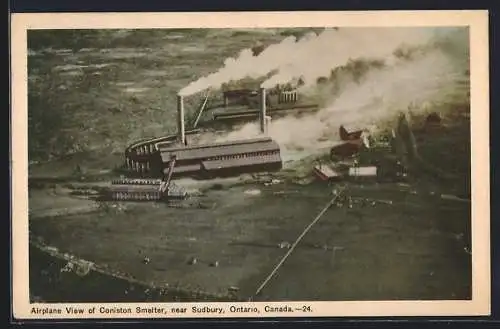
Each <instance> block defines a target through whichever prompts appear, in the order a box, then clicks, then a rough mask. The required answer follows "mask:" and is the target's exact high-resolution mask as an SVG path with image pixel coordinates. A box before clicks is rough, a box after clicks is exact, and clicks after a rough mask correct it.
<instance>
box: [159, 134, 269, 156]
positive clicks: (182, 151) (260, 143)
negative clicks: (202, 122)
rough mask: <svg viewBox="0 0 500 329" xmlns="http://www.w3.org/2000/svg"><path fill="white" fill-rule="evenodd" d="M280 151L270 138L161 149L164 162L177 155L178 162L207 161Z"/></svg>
mask: <svg viewBox="0 0 500 329" xmlns="http://www.w3.org/2000/svg"><path fill="white" fill-rule="evenodd" d="M269 151H274V152H276V151H279V145H278V144H277V143H276V142H274V141H273V140H272V139H270V138H266V139H252V140H247V141H236V142H231V143H220V144H205V145H199V146H194V147H184V148H171V149H160V153H161V158H162V161H163V162H168V161H170V159H171V157H172V156H173V155H175V157H176V159H177V160H194V159H205V158H210V157H219V156H231V155H235V154H245V153H254V152H269Z"/></svg>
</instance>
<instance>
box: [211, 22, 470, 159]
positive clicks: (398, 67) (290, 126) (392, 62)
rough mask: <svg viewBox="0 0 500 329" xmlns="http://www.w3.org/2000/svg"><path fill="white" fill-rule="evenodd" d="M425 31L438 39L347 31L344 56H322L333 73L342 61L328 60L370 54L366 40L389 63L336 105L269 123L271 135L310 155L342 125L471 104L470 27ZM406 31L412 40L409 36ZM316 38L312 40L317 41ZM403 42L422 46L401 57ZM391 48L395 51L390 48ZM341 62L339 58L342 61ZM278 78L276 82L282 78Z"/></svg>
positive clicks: (235, 135) (252, 127) (243, 132)
mask: <svg viewBox="0 0 500 329" xmlns="http://www.w3.org/2000/svg"><path fill="white" fill-rule="evenodd" d="M424 31H425V33H423V34H427V35H428V36H437V37H428V38H427V40H426V42H424V43H422V41H423V40H424V39H425V38H422V33H417V34H418V36H416V37H415V36H414V37H413V38H410V36H411V35H412V34H408V33H409V30H407V29H402V31H390V32H388V34H384V35H385V36H387V35H391V36H392V37H393V38H384V37H383V36H382V35H379V37H378V38H376V39H375V40H372V39H371V38H372V37H374V34H373V33H372V32H371V31H370V30H366V31H361V29H359V30H358V32H356V33H354V32H352V31H351V32H349V33H352V34H351V35H350V36H351V37H347V34H349V33H347V34H346V35H345V37H344V38H343V39H342V41H341V39H338V38H337V39H336V40H337V42H338V43H337V44H336V45H335V48H336V49H339V52H340V53H341V54H340V55H339V54H336V52H335V51H334V50H327V49H326V48H325V49H323V51H324V53H323V54H322V55H321V56H323V57H324V58H325V59H324V62H323V63H327V64H328V65H326V66H325V68H326V71H327V72H329V69H330V67H331V65H332V64H334V63H335V62H336V60H330V59H328V60H327V58H337V59H340V58H342V59H348V58H349V57H352V56H349V54H348V53H349V52H350V53H351V54H355V55H356V56H360V57H362V58H365V57H366V54H363V53H362V52H361V51H359V48H358V47H361V46H360V45H357V42H359V41H360V40H366V41H367V42H369V43H370V45H371V46H370V47H366V46H362V47H363V48H366V49H370V51H368V54H371V55H373V54H375V53H377V54H378V58H379V59H382V60H383V61H384V63H385V66H383V67H381V68H377V69H371V71H369V72H368V73H367V74H366V75H365V76H364V78H363V79H362V80H361V81H360V82H359V83H357V82H354V81H351V82H350V83H348V84H347V85H344V86H342V88H341V90H340V92H339V93H338V94H337V95H336V97H334V98H333V99H331V100H330V104H329V105H328V106H325V107H324V108H322V109H321V110H319V111H318V112H317V113H315V114H313V115H309V116H305V117H301V118H296V117H293V116H289V117H285V118H282V119H276V120H273V122H272V123H271V126H270V127H269V134H270V136H271V137H272V138H274V139H275V140H276V141H277V142H278V143H280V145H281V147H282V150H283V151H284V152H283V153H284V154H287V152H288V153H289V154H292V153H296V152H298V151H303V150H306V151H307V152H306V153H309V154H310V153H314V152H315V151H317V150H321V149H322V148H324V147H328V146H331V145H332V141H335V139H336V138H337V137H338V136H337V133H338V129H339V126H340V125H341V124H343V125H345V126H347V127H356V128H358V127H359V128H364V127H370V126H372V125H376V124H377V123H378V122H379V121H380V120H383V119H386V118H390V117H391V116H392V115H393V114H395V113H397V112H399V111H401V110H403V111H404V110H406V109H408V108H409V107H413V108H414V110H416V111H418V110H425V109H427V108H429V107H432V106H434V105H435V104H436V103H439V102H449V101H453V102H456V101H457V100H460V99H462V100H463V101H464V102H467V101H468V100H467V97H468V91H469V83H468V82H469V76H468V74H469V73H468V68H469V66H468V65H469V60H468V51H469V43H468V31H467V30H466V29H456V30H455V29H443V30H441V31H440V33H438V34H435V33H429V30H428V29H424ZM417 32H418V30H417ZM358 33H359V34H360V35H359V36H358ZM379 33H380V31H379ZM412 33H413V32H412ZM375 34H376V33H375ZM396 35H399V37H400V38H401V39H400V40H399V42H400V43H399V44H398V42H397V41H396V39H397V38H396ZM404 35H406V36H408V37H409V38H403V36H404ZM403 39H404V40H403ZM312 40H313V39H310V41H308V42H311V43H312V42H313V41H312ZM383 40H385V42H384V41H383ZM389 40H390V41H389ZM408 40H414V41H415V40H419V41H418V43H417V44H415V43H413V44H410V43H407V41H408ZM377 42H382V43H384V44H385V48H384V47H383V49H378V50H376V49H372V47H375V48H376V44H377ZM353 43H354V44H353ZM309 45H311V44H309ZM403 45H407V46H408V47H411V46H417V47H415V48H414V50H415V51H413V52H411V51H408V52H407V56H401V57H395V56H394V55H393V51H394V50H395V49H401V47H402V46H403ZM305 48H306V49H309V48H307V47H305ZM391 48H392V51H390V49H391ZM314 49H315V51H321V47H319V46H318V47H316V46H315V47H314ZM408 49H410V48H408ZM308 51H311V50H310V49H309V50H308ZM308 51H306V50H302V51H301V54H298V55H297V56H298V57H300V56H305V54H307V53H308ZM327 51H328V52H327ZM330 51H331V53H329V52H330ZM342 52H345V53H342ZM309 54H310V56H311V57H313V58H315V59H317V58H321V56H319V55H316V54H314V53H313V52H311V53H309ZM329 55H330V56H329ZM370 57H373V56H370ZM341 62H342V61H340V60H339V61H338V63H341ZM311 63H312V62H311ZM342 64H343V63H342ZM342 64H339V65H342ZM295 68H296V71H293V72H296V73H297V74H298V73H301V71H300V70H299V69H298V66H295ZM295 68H294V70H295ZM302 73H303V76H306V77H309V78H310V79H313V78H314V77H316V75H318V74H324V71H323V72H322V71H321V70H320V69H316V68H315V69H311V70H308V69H307V67H306V70H305V71H303V72H302ZM291 75H294V74H289V73H286V74H284V73H283V74H282V73H278V75H277V76H278V77H284V78H288V77H289V76H291ZM272 79H274V80H273V83H274V81H279V80H280V79H281V78H276V77H274V78H272ZM258 134H259V127H258V124H257V123H250V124H247V125H245V126H243V127H241V128H240V129H238V130H236V131H233V132H231V133H229V134H227V135H224V136H220V137H219V141H223V140H235V139H242V138H250V137H255V136H257V135H258Z"/></svg>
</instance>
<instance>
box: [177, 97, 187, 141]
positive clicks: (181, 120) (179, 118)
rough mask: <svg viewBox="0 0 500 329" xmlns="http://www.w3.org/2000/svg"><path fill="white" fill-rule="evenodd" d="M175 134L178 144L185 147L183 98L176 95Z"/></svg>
mask: <svg viewBox="0 0 500 329" xmlns="http://www.w3.org/2000/svg"><path fill="white" fill-rule="evenodd" d="M177 127H178V128H177V134H178V137H177V138H178V139H179V142H180V143H181V144H182V145H186V131H185V128H184V98H183V97H182V95H177Z"/></svg>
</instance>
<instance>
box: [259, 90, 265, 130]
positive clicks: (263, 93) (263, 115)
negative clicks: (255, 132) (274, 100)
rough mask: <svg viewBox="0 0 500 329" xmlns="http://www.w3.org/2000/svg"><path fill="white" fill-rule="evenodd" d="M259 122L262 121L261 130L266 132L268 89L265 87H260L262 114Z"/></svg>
mask: <svg viewBox="0 0 500 329" xmlns="http://www.w3.org/2000/svg"><path fill="white" fill-rule="evenodd" d="M259 122H260V131H261V132H262V133H263V134H265V133H266V131H267V129H266V89H265V88H262V87H261V88H260V115H259Z"/></svg>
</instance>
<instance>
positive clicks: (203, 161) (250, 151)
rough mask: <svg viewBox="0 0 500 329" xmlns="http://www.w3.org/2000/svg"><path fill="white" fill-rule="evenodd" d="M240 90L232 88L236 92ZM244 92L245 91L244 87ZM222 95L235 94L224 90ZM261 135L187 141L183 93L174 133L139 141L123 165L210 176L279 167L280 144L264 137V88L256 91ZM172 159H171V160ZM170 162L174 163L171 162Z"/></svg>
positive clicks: (146, 171) (154, 173)
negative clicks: (214, 140)
mask: <svg viewBox="0 0 500 329" xmlns="http://www.w3.org/2000/svg"><path fill="white" fill-rule="evenodd" d="M240 92H241V91H235V92H234V94H236V95H237V94H239V93H240ZM245 92H246V91H245ZM225 96H228V97H229V98H230V96H234V95H229V94H228V93H226V95H225ZM257 96H259V97H258V99H259V105H260V106H259V115H258V121H259V124H260V129H261V133H262V137H261V138H256V139H246V140H238V141H231V142H226V143H211V144H193V145H188V143H187V140H186V135H187V134H188V133H189V132H186V131H185V124H184V101H183V97H182V96H181V95H179V96H178V97H177V114H178V116H177V119H178V131H177V135H176V136H169V137H165V138H157V139H151V140H146V141H144V142H138V143H136V144H134V145H133V146H132V147H129V148H128V149H127V151H126V152H125V157H126V165H127V167H128V168H129V169H132V170H133V171H134V172H136V173H137V174H139V175H140V176H147V177H163V176H165V175H168V174H169V170H170V169H169V168H171V167H172V168H173V169H172V171H173V173H172V174H173V175H174V176H176V177H177V176H192V177H199V178H212V177H221V176H231V175H238V174H241V173H252V172H259V171H277V170H280V169H281V168H282V160H281V156H280V147H279V145H278V143H276V142H275V141H273V140H272V139H271V138H269V137H267V136H266V135H267V125H268V124H269V117H268V116H267V115H266V90H265V89H264V88H261V89H260V92H257ZM173 160H175V161H174V162H173V163H172V161H173ZM171 164H173V166H171Z"/></svg>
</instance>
